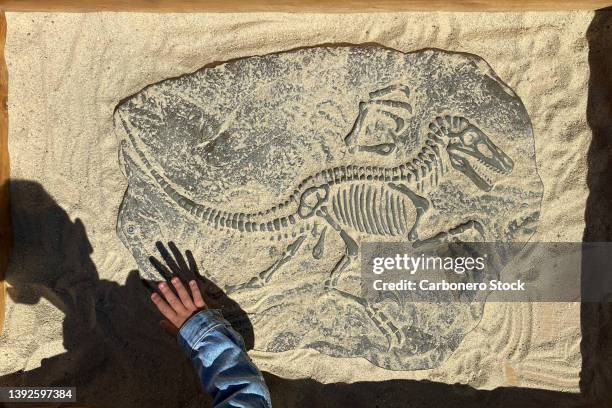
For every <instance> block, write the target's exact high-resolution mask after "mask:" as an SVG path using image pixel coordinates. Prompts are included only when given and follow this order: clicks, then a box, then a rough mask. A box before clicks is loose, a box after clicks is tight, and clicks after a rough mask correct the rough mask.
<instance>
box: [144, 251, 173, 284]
mask: <svg viewBox="0 0 612 408" xmlns="http://www.w3.org/2000/svg"><path fill="white" fill-rule="evenodd" d="M149 262H151V264H152V265H153V267H154V268H155V269H157V272H159V274H160V275H161V277H162V279H164V280H165V281H170V279H172V272H170V269H168V267H166V265H163V264H162V263H161V262H159V261H158V260H157V258H155V257H154V256H150V257H149Z"/></svg>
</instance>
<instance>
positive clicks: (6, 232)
mask: <svg viewBox="0 0 612 408" xmlns="http://www.w3.org/2000/svg"><path fill="white" fill-rule="evenodd" d="M5 40H6V16H5V15H4V13H0V333H2V327H3V325H4V313H5V310H4V309H5V304H6V303H5V296H6V293H5V283H4V274H5V272H6V267H7V265H8V256H9V252H10V246H11V230H10V225H11V222H10V211H9V174H10V167H9V152H8V106H7V97H8V72H7V69H6V62H5V60H4V43H5Z"/></svg>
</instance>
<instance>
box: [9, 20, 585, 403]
mask: <svg viewBox="0 0 612 408" xmlns="http://www.w3.org/2000/svg"><path fill="white" fill-rule="evenodd" d="M7 17H8V28H9V31H8V37H7V47H6V58H7V64H8V69H9V75H10V84H9V94H10V98H9V115H10V130H9V131H10V134H9V143H10V155H11V160H12V177H13V179H18V180H30V181H33V182H36V183H40V185H42V187H43V188H44V190H46V192H47V193H48V194H49V196H50V197H51V198H52V200H54V201H55V203H57V205H59V206H60V207H61V208H62V209H63V211H65V213H61V214H60V215H57V214H56V215H57V217H63V218H69V220H70V221H72V222H73V223H74V224H72V223H70V222H68V224H69V225H70V228H69V229H67V230H60V231H59V232H57V230H58V229H61V228H60V227H58V226H44V228H46V229H45V231H52V232H48V233H49V234H54V235H49V236H53V237H55V238H54V239H56V240H59V241H60V244H61V239H69V238H66V236H67V235H70V234H72V235H71V236H72V237H73V238H74V236H83V233H82V232H83V228H84V230H85V231H86V236H87V238H88V240H89V243H90V245H91V248H86V249H84V250H82V251H81V252H79V251H77V252H79V253H83V251H84V253H85V254H90V260H91V261H90V262H91V263H87V265H86V266H83V265H84V264H83V260H82V258H80V259H79V262H80V263H79V264H77V265H80V266H81V267H83V268H89V269H88V270H91V271H93V272H91V273H90V275H89V276H88V277H87V278H86V280H87V279H89V281H96V282H98V281H97V280H96V279H97V278H96V277H95V273H96V271H97V274H98V276H99V279H101V280H103V281H104V282H107V283H108V285H106V286H104V285H100V286H99V287H98V288H97V289H93V290H92V289H91V287H89V286H87V284H86V283H84V285H85V286H83V287H82V288H83V289H82V290H83V291H84V293H87V294H93V293H95V296H97V297H96V298H94V299H83V298H79V296H78V295H77V294H76V293H77V292H78V291H77V290H76V288H79V287H80V286H79V285H80V284H81V283H82V281H81V280H79V279H80V277H81V275H79V274H78V273H75V274H74V276H72V277H68V278H66V277H64V278H63V280H62V279H58V278H57V277H55V278H54V279H55V280H53V283H52V284H49V283H48V282H47V281H43V282H41V279H40V277H38V276H36V274H37V273H43V272H44V271H45V270H48V269H49V268H58V269H59V270H70V269H68V268H70V267H72V266H74V264H72V263H71V262H74V259H72V258H66V259H61V258H60V259H59V260H57V261H56V262H51V263H49V264H43V266H42V267H41V266H40V265H38V266H37V265H31V263H32V262H33V261H30V262H25V260H26V259H31V258H28V255H30V256H36V254H37V253H38V252H37V251H38V249H33V250H30V252H28V250H26V249H23V250H19V249H18V255H17V256H16V257H14V259H13V262H12V263H11V266H10V267H9V271H8V276H7V281H8V283H9V285H10V286H13V287H14V289H13V291H12V296H9V298H8V305H7V311H8V312H7V320H6V325H5V329H4V331H3V334H2V337H1V338H0V340H1V343H0V355H2V358H1V359H0V374H1V375H5V374H10V373H13V372H15V371H18V370H32V369H36V368H37V367H39V366H40V364H41V360H43V359H45V358H51V360H50V361H53V358H57V356H58V355H59V356H61V355H62V353H66V350H67V352H68V353H69V354H70V355H71V356H72V357H71V361H72V363H73V364H74V366H75V367H80V370H81V371H80V372H88V371H87V370H88V369H89V368H87V367H89V366H88V365H87V363H86V362H87V357H86V356H87V355H88V354H87V352H86V350H87V344H85V343H87V341H89V340H87V339H89V338H88V337H87V338H86V340H82V339H81V340H80V339H79V338H78V336H77V338H70V339H67V338H66V333H77V332H78V330H76V329H74V328H72V331H70V330H69V329H70V327H68V329H67V323H66V322H64V324H62V321H63V320H64V317H65V316H66V319H67V317H68V316H72V317H74V316H75V315H76V316H79V319H80V320H78V321H79V324H80V325H81V326H79V327H80V329H79V330H85V329H84V327H87V328H89V329H91V330H92V333H95V335H94V334H92V337H91V338H94V337H95V341H97V342H102V343H104V344H109V348H108V349H104V350H105V351H101V352H100V353H101V354H104V353H109V354H110V353H115V354H114V355H115V356H117V355H120V354H118V353H120V352H121V351H123V352H125V349H122V348H121V346H120V344H121V336H125V335H126V334H129V335H130V336H131V338H129V339H125V341H129V342H130V343H132V344H131V345H130V347H127V346H126V347H127V348H128V350H129V352H130V353H131V354H130V356H131V358H135V357H134V353H136V354H138V353H139V352H140V351H139V350H141V349H146V348H147V347H149V348H150V347H152V346H151V344H157V343H156V342H158V343H159V344H165V343H164V342H163V341H162V340H159V339H154V340H152V339H151V338H150V337H146V336H147V335H144V334H142V333H140V332H139V331H138V330H136V329H133V328H129V329H126V328H125V327H123V325H124V324H125V323H122V322H121V321H119V320H120V315H121V314H120V313H117V314H115V310H112V308H113V306H112V305H113V299H114V298H113V295H112V294H113V293H115V292H114V291H115V290H116V289H117V287H119V285H125V288H127V289H126V290H129V291H130V292H129V293H137V290H136V289H135V288H136V286H132V285H131V284H130V282H131V281H130V279H133V276H132V275H129V274H130V271H132V270H134V269H136V268H137V266H136V263H135V261H134V258H133V257H132V255H131V253H130V252H129V251H128V250H127V249H126V248H125V247H124V246H123V244H122V243H121V241H120V240H119V238H118V237H117V234H116V231H115V226H116V222H117V214H118V211H119V207H120V205H121V202H122V199H123V195H124V193H125V190H126V187H127V181H126V178H125V177H124V175H123V174H122V171H121V167H120V166H119V162H118V158H117V157H118V138H117V137H116V135H115V133H114V126H113V111H114V109H115V107H116V105H117V104H118V103H119V102H120V101H121V100H122V99H123V98H125V97H127V96H129V95H132V94H134V93H136V92H138V91H139V90H141V89H142V88H143V87H145V86H147V85H149V84H152V83H155V82H158V81H161V80H163V79H166V78H171V77H176V76H180V75H182V74H185V73H190V72H193V71H195V70H197V69H199V68H201V67H202V66H204V65H206V64H212V63H216V62H220V61H227V60H230V59H234V58H240V57H246V56H251V55H261V54H267V53H272V52H280V51H284V50H288V49H294V48H298V47H305V46H313V45H318V44H334V43H352V44H360V43H377V44H381V45H384V46H387V47H391V48H394V49H397V50H400V51H404V52H409V51H415V50H418V49H422V48H430V47H436V48H442V49H446V50H449V51H458V52H468V53H472V54H476V55H478V56H480V57H482V58H483V59H485V60H486V61H487V62H488V63H489V64H490V65H491V67H492V68H493V69H494V70H495V72H496V73H497V75H498V76H499V77H500V78H501V79H502V80H503V81H504V82H505V83H507V84H508V85H509V86H510V87H511V88H512V89H513V90H514V91H515V92H516V93H517V95H518V96H519V97H520V98H521V100H522V101H523V103H524V104H525V108H526V110H527V112H528V114H529V116H530V118H531V121H532V124H533V131H534V137H535V150H536V160H537V166H538V171H539V174H540V177H541V179H542V182H543V184H544V196H543V199H542V209H541V217H540V222H539V225H538V228H537V232H536V234H535V235H534V237H533V238H532V240H534V241H575V242H579V241H581V239H582V234H583V230H584V224H585V222H584V213H585V202H586V198H587V193H588V190H587V186H586V174H587V166H586V154H587V149H588V146H589V143H590V140H591V133H590V130H589V128H588V126H587V122H586V114H585V112H586V101H587V80H588V63H587V53H588V48H587V42H586V36H585V33H586V29H587V26H588V24H589V22H590V21H591V19H592V17H593V14H592V13H591V12H564V13H492V14H484V13H482V14H481V13H395V14H385V13H380V14H350V15H341V14H338V15H336V14H325V15H322V14H321V15H317V14H312V15H309V14H307V15H295V14H241V15H234V14H220V15H213V14H199V15H172V14H168V15H149V14H105V13H101V14H87V15H85V14H19V13H9V14H8V16H7ZM36 189H37V187H36V186H32V185H29V184H27V183H25V182H23V183H22V184H21V185H19V184H16V186H15V187H13V198H12V200H13V207H14V209H13V212H14V214H16V215H17V216H18V217H23V218H24V219H25V218H26V217H28V216H31V215H33V214H34V215H36V214H38V215H40V214H45V212H44V211H42V210H40V209H31V208H30V207H32V208H34V207H33V206H34V205H35V204H36V203H32V202H28V200H32V199H36V200H38V202H44V204H45V207H44V208H45V209H46V210H48V209H49V208H50V207H52V204H51V201H50V200H49V198H46V197H45V196H44V194H42V193H39V192H36V193H35V192H33V191H35V190H36ZM34 197H37V198H34ZM20 199H23V200H24V201H20ZM46 210H45V211H46ZM24 214H25V215H24ZM54 214H55V213H54ZM77 219H79V220H80V221H81V222H82V225H83V226H84V227H81V226H80V224H79V222H78V221H77ZM41 224H44V223H41ZM20 225H22V226H23V228H24V231H34V229H29V230H28V229H27V228H33V227H32V225H30V224H28V223H27V222H26V221H24V223H23V224H20V223H19V222H17V227H18V228H19V226H20ZM36 225H38V224H36ZM75 230H78V231H80V232H76V233H75V232H74V231H75ZM67 231H68V232H67ZM56 232H57V234H56ZM17 233H18V234H19V232H17ZM160 238H161V239H162V240H168V239H172V237H170V236H166V237H160ZM28 239H31V240H32V242H35V243H36V245H39V246H40V245H41V244H40V242H37V241H36V238H35V237H29V238H27V239H26V238H24V242H25V241H27V242H30V241H28ZM61 247H62V246H61V245H59V246H58V245H57V242H56V243H54V244H44V245H42V246H41V248H42V251H43V253H44V251H48V252H47V254H48V253H54V252H53V251H55V248H58V249H59V248H61ZM33 248H37V247H33ZM20 261H21V262H20ZM33 263H35V262H33ZM28 268H30V269H28ZM37 268H38V269H37ZM34 270H35V271H36V272H33V271H34ZM91 274H93V275H94V277H93V278H92V276H91ZM77 278H79V279H77ZM43 280H44V279H43ZM31 281H35V284H34V285H32V284H31ZM57 282H59V283H57ZM26 283H30V284H29V285H26ZM49 287H55V288H66V287H70V288H73V290H74V292H71V291H70V290H68V293H69V295H68V296H67V297H66V296H62V294H60V295H59V296H55V297H54V296H53V295H52V294H49V293H48V292H49V291H48V288H49ZM88 290H89V292H88ZM31 292H34V296H32V293H31ZM62 293H63V294H65V293H66V292H62ZM41 296H42V298H41ZM134 296H140V295H134ZM58 297H59V300H57V298H58ZM66 299H71V300H72V302H68V301H67V300H66ZM144 303H146V299H144V300H143V301H142V302H141V303H139V305H141V306H140V307H142V308H146V306H142V304H144ZM58 308H60V309H62V310H61V311H60V310H59V309H58ZM62 312H63V313H62ZM107 312H108V313H107ZM126 313H129V312H126ZM500 316H507V318H506V319H505V320H503V319H501V318H500ZM148 317H149V318H151V319H154V313H151V312H149V316H148ZM105 318H108V319H110V320H108V321H106V320H104V319H105ZM113 319H114V320H113ZM131 322H132V323H134V324H138V319H134V320H132V321H131ZM147 324H148V323H142V325H143V327H145V326H147ZM278 324H279V325H282V324H283V322H282V321H279V322H278ZM68 325H69V324H68ZM147 327H148V326H147ZM101 328H102V329H101ZM89 329H88V330H89ZM143 330H144V329H143ZM138 335H142V336H145V337H141V338H138ZM255 336H257V331H256V332H255ZM71 337H74V336H71ZM580 339H581V335H580V306H579V304H575V303H563V304H560V303H556V304H553V303H539V304H487V305H486V307H485V311H484V315H483V318H482V320H481V322H480V324H479V325H478V326H477V327H476V328H475V329H474V330H472V331H471V332H470V333H468V334H467V335H466V337H465V338H464V340H463V341H462V343H461V344H460V346H459V348H458V349H457V350H455V352H454V353H453V355H452V356H451V357H450V358H449V359H447V360H446V361H445V362H444V363H443V364H442V365H441V366H439V367H437V368H434V369H430V370H413V371H391V370H385V369H383V368H380V367H376V366H375V365H373V364H371V363H370V362H368V361H367V360H365V359H361V358H357V359H356V358H332V357H329V356H326V355H324V354H320V353H318V352H316V351H314V350H292V351H287V352H282V353H266V352H263V351H257V350H254V351H252V352H251V356H252V357H253V359H254V361H255V362H256V363H257V364H258V365H259V366H260V367H261V368H262V369H264V370H266V371H269V372H271V373H274V374H276V375H279V376H282V377H286V378H304V377H310V378H313V379H315V380H317V381H320V382H323V383H332V382H355V381H365V380H376V381H379V380H380V381H382V380H387V379H428V380H432V381H440V382H445V383H457V382H458V383H464V384H469V385H470V386H473V387H476V388H481V389H491V388H495V387H499V386H518V387H529V388H543V389H552V390H560V391H570V392H575V391H577V390H578V380H579V372H580V369H581V367H580V365H581V355H580ZM147 343H148V344H149V345H148V346H145V344H147ZM141 346H142V347H141ZM79 350H81V351H79ZM54 356H55V357H54ZM116 360H117V359H116V358H115V359H113V358H110V359H109V360H108V361H109V362H108V363H107V365H106V366H105V369H104V370H101V371H98V373H99V374H98V375H99V377H100V378H101V379H100V381H101V382H104V383H109V384H110V383H112V373H113V370H117V368H116V366H121V363H120V362H117V361H116ZM94 367H95V366H94ZM181 367H182V368H181V369H182V370H183V371H182V372H184V373H186V372H187V371H188V369H186V368H185V367H183V366H181ZM51 369H55V370H60V368H58V367H55V368H53V366H51ZM64 369H65V368H64ZM91 370H100V369H99V366H98V368H91ZM122 370H123V371H122V372H128V371H129V369H128V368H127V367H123V368H122ZM120 371H121V370H120ZM115 372H116V371H115ZM95 373H96V372H95V371H93V372H89V374H92V375H93V374H95ZM50 375H51V377H53V378H56V379H57V378H60V380H57V381H59V382H61V381H62V380H61V378H66V377H62V376H63V374H59V373H55V374H50ZM184 375H185V376H187V377H189V376H188V374H184ZM68 377H69V376H68ZM32 378H41V377H32ZM43 378H47V377H43ZM130 381H132V382H133V381H138V378H137V377H130V376H128V377H127V379H126V380H125V383H126V384H125V388H126V389H127V388H129V385H130V384H131V383H130ZM190 381H193V379H192V378H191V379H190ZM188 382H189V381H188ZM132 385H133V386H135V385H136V384H132ZM102 405H104V404H102Z"/></svg>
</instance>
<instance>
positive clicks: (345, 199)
mask: <svg viewBox="0 0 612 408" xmlns="http://www.w3.org/2000/svg"><path fill="white" fill-rule="evenodd" d="M406 199H407V198H406V196H404V195H403V194H401V193H399V192H396V191H393V190H391V189H389V187H387V185H385V184H382V183H381V184H379V185H372V184H365V183H351V184H350V185H349V184H347V185H343V186H341V187H340V188H338V189H337V190H336V192H335V194H333V195H332V197H331V205H332V212H333V215H334V217H335V218H336V221H337V222H339V223H340V224H343V225H344V226H347V227H351V228H353V229H355V230H357V231H359V232H364V233H367V234H371V235H384V236H398V235H400V236H404V235H406V234H407V225H408V222H409V221H410V220H409V212H408V209H409V208H412V207H411V205H412V204H411V203H408V202H406Z"/></svg>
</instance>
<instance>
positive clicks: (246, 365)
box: [178, 309, 272, 408]
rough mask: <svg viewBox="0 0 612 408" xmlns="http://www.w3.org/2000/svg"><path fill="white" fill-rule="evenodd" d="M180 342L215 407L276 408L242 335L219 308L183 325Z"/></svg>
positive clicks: (198, 315) (193, 318)
mask: <svg viewBox="0 0 612 408" xmlns="http://www.w3.org/2000/svg"><path fill="white" fill-rule="evenodd" d="M178 342H179V344H180V346H181V348H182V349H183V350H184V351H185V353H186V354H187V356H188V357H189V358H190V359H191V361H192V363H193V365H194V366H195V368H196V371H197V373H198V376H199V377H200V381H201V383H202V387H203V388H204V391H205V392H207V393H208V394H210V395H211V396H212V398H213V404H214V407H215V408H226V407H232V408H234V407H236V408H242V407H244V408H247V407H248V408H255V407H265V408H267V407H272V403H271V401H270V393H269V391H268V387H267V386H266V383H265V382H264V379H263V376H262V375H261V372H260V371H259V370H258V369H257V367H256V366H255V364H253V362H252V361H251V359H250V358H249V356H248V354H247V353H246V351H245V350H244V341H243V339H242V337H241V336H240V335H239V334H238V333H237V332H236V331H235V330H234V329H232V327H231V325H230V324H229V322H228V321H227V320H225V319H224V318H223V316H222V315H221V312H220V311H219V310H215V309H208V310H203V311H201V312H199V313H197V314H195V315H193V316H192V317H191V318H190V319H189V320H188V321H187V322H185V324H184V325H183V327H181V330H180V332H179V335H178Z"/></svg>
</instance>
